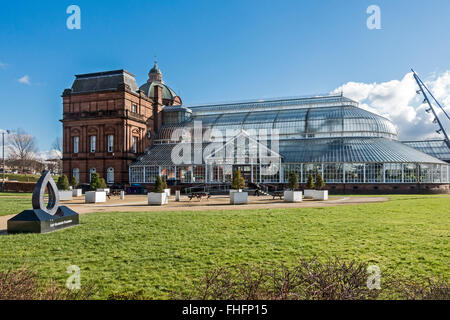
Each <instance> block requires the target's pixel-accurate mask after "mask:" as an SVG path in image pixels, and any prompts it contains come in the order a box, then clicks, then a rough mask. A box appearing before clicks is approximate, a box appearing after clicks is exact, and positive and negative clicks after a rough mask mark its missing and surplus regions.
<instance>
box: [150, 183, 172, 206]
mask: <svg viewBox="0 0 450 320" xmlns="http://www.w3.org/2000/svg"><path fill="white" fill-rule="evenodd" d="M147 199H148V204H149V205H158V206H162V205H164V204H167V203H168V202H169V199H168V197H167V193H166V192H165V191H164V184H163V182H162V180H161V177H159V176H158V177H156V181H155V187H154V188H153V191H152V192H150V193H148V194H147Z"/></svg>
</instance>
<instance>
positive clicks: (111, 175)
mask: <svg viewBox="0 0 450 320" xmlns="http://www.w3.org/2000/svg"><path fill="white" fill-rule="evenodd" d="M106 182H107V183H114V168H108V170H107V171H106Z"/></svg>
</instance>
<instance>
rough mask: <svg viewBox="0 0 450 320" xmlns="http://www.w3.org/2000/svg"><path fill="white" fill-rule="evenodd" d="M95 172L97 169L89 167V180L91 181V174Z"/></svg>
mask: <svg viewBox="0 0 450 320" xmlns="http://www.w3.org/2000/svg"><path fill="white" fill-rule="evenodd" d="M96 172H97V169H95V168H91V169H89V182H91V179H92V174H93V173H96Z"/></svg>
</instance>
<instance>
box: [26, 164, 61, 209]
mask: <svg viewBox="0 0 450 320" xmlns="http://www.w3.org/2000/svg"><path fill="white" fill-rule="evenodd" d="M45 188H47V189H48V204H47V206H46V205H45V199H44V195H45ZM31 203H32V204H33V209H41V210H42V211H45V212H47V213H48V214H50V215H52V216H53V215H55V213H56V211H58V207H59V192H58V188H57V187H56V184H55V181H53V179H52V176H51V174H50V171H44V172H42V176H41V177H40V178H39V180H38V182H37V183H36V185H35V186H34V191H33V196H32V198H31Z"/></svg>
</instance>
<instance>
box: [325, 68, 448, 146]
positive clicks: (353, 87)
mask: <svg viewBox="0 0 450 320" xmlns="http://www.w3.org/2000/svg"><path fill="white" fill-rule="evenodd" d="M422 80H424V82H425V84H426V85H427V86H428V88H429V89H430V90H431V91H432V92H433V94H434V96H435V97H436V99H437V100H438V101H439V102H440V104H441V105H442V106H443V107H444V108H445V107H446V106H447V107H446V108H445V110H446V112H447V113H449V112H450V70H447V71H445V72H444V73H441V74H438V75H436V74H434V75H432V76H430V77H428V78H427V80H426V81H425V79H422ZM416 90H418V86H417V83H416V82H415V80H414V77H413V74H412V73H411V72H410V73H407V74H406V75H405V76H404V77H403V78H402V79H401V80H390V81H386V82H381V83H375V82H374V83H360V82H348V83H346V84H344V85H342V86H340V87H339V88H337V89H336V90H334V91H333V93H338V92H341V91H342V92H343V93H344V96H346V97H348V98H350V99H354V100H356V101H358V102H360V107H361V108H363V109H366V110H368V111H371V112H374V113H377V114H380V115H382V116H384V117H386V118H389V119H390V120H392V121H393V122H394V124H395V125H396V126H397V129H398V131H399V139H401V140H419V139H427V138H440V139H442V138H443V136H442V135H438V134H437V133H436V132H435V131H436V130H437V129H438V127H437V125H436V124H434V123H432V121H433V119H434V117H433V116H432V114H428V113H426V112H425V110H426V109H427V108H428V106H427V105H423V104H422V101H423V96H422V95H417V94H416ZM433 106H435V107H436V108H435V110H436V111H438V115H439V119H441V121H442V122H443V125H444V126H445V128H446V130H449V129H450V128H449V125H450V122H449V121H448V119H447V118H446V117H445V116H444V115H443V113H442V111H440V110H439V107H438V106H437V105H436V104H433Z"/></svg>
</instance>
